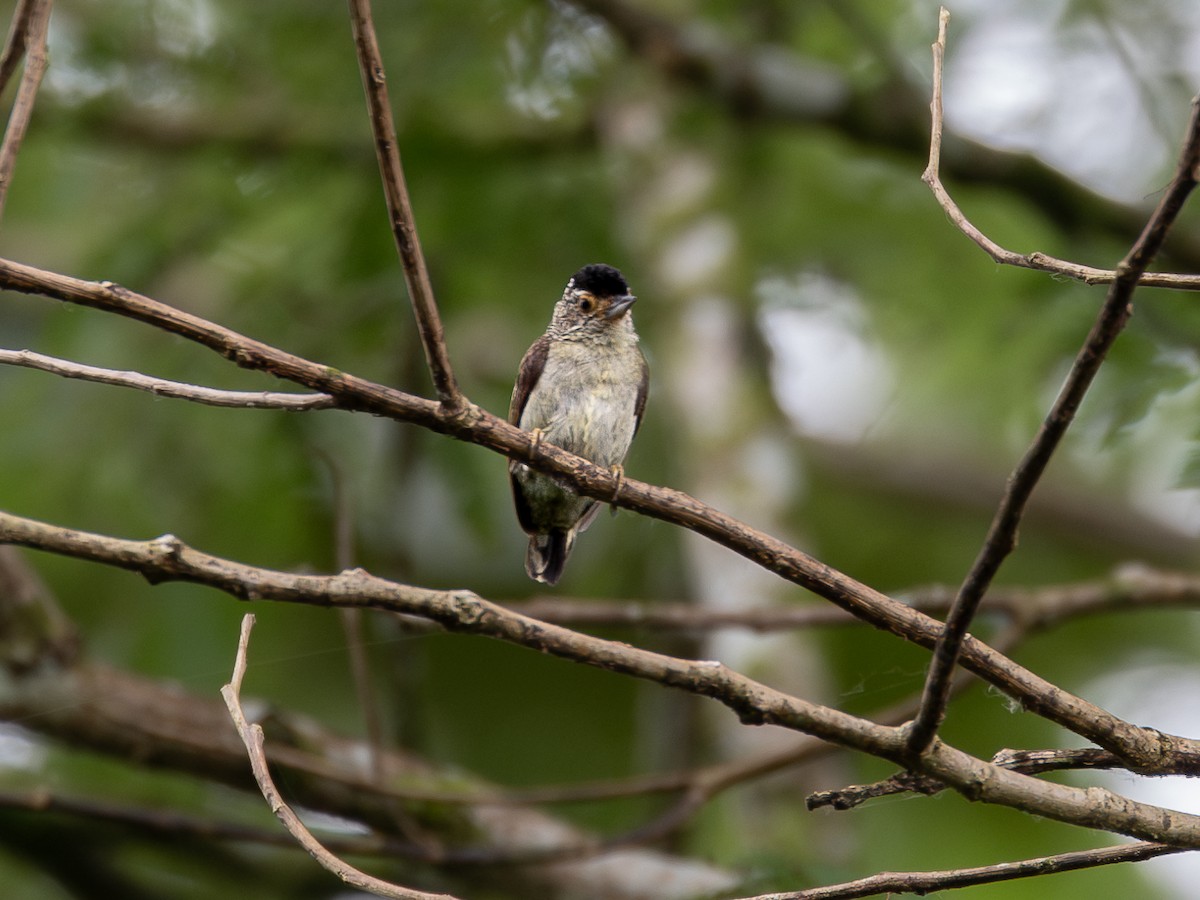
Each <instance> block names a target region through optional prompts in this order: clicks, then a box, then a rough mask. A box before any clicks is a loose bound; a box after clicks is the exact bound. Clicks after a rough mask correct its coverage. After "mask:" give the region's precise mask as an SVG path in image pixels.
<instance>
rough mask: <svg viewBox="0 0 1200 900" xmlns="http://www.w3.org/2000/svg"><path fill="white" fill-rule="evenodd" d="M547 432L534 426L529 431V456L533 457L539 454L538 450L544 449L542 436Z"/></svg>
mask: <svg viewBox="0 0 1200 900" xmlns="http://www.w3.org/2000/svg"><path fill="white" fill-rule="evenodd" d="M545 434H546V432H544V431H542V429H540V428H532V429H530V431H529V440H530V443H529V458H530V459H533V458H534V457H535V456H537V455H538V451H540V450H541V449H542V437H543V436H544V435H545Z"/></svg>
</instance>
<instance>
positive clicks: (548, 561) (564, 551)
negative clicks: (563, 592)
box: [525, 528, 575, 584]
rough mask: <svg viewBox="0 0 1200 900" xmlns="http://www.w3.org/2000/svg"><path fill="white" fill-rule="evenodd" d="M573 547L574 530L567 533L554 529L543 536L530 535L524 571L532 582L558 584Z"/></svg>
mask: <svg viewBox="0 0 1200 900" xmlns="http://www.w3.org/2000/svg"><path fill="white" fill-rule="evenodd" d="M573 546H575V529H574V528H572V529H570V530H569V531H563V530H561V529H558V528H555V529H553V530H551V531H548V532H545V533H544V534H533V535H530V536H529V550H528V551H526V553H525V571H526V572H527V573H528V574H529V577H530V578H532V579H533V580H534V581H540V582H542V583H543V584H558V579H560V578H562V573H563V566H565V565H566V564H567V557H568V556H570V555H571V548H572V547H573Z"/></svg>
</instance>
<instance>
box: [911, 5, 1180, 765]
mask: <svg viewBox="0 0 1200 900" xmlns="http://www.w3.org/2000/svg"><path fill="white" fill-rule="evenodd" d="M948 19H949V13H948V12H947V11H946V10H945V8H943V9H942V11H941V17H940V21H939V24H938V39H937V42H936V43H935V44H934V45H933V54H934V102H933V104H932V108H933V113H934V129H933V140H932V141H931V143H933V144H934V146H935V147H936V144H937V140H938V135H939V134H940V130H941V126H940V118H941V102H940V100H941V81H942V59H943V55H944V53H945V48H946V23H947V20H948ZM1198 163H1200V102H1197V101H1193V103H1192V116H1191V120H1190V121H1189V123H1188V129H1187V135H1186V137H1185V139H1184V144H1183V149H1182V151H1181V152H1180V155H1179V163H1178V166H1177V168H1176V171H1175V176H1174V178H1173V179H1172V180H1171V184H1170V185H1169V186H1168V188H1167V190H1166V191H1165V192H1164V194H1163V196H1162V199H1161V200H1160V201H1159V204H1158V206H1157V208H1156V209H1155V210H1154V213H1153V214H1152V215H1151V217H1150V220H1149V221H1148V222H1147V223H1146V227H1145V228H1144V229H1143V230H1142V233H1141V235H1140V236H1139V237H1138V239H1137V241H1136V242H1135V243H1134V245H1133V247H1132V248H1131V249H1130V251H1129V253H1128V254H1126V256H1125V258H1124V259H1123V260H1122V261H1121V263H1120V265H1119V266H1117V269H1116V273H1117V274H1116V278H1115V280H1114V281H1113V282H1112V284H1111V285H1110V287H1109V289H1108V295H1107V296H1106V297H1105V300H1104V305H1103V306H1102V307H1101V308H1100V313H1099V315H1098V316H1097V318H1096V321H1095V322H1094V323H1093V325H1092V328H1091V330H1090V331H1089V333H1088V335H1087V338H1086V339H1085V341H1084V343H1083V347H1082V348H1081V349H1080V350H1079V353H1078V355H1077V356H1076V358H1075V362H1074V364H1073V365H1072V366H1071V370H1070V372H1069V373H1068V375H1067V379H1066V382H1065V383H1064V384H1063V386H1062V389H1061V390H1060V391H1059V394H1058V397H1057V399H1056V400H1055V401H1054V405H1053V406H1052V407H1051V409H1050V412H1049V413H1048V414H1047V416H1046V418H1045V420H1044V421H1043V422H1042V427H1041V428H1040V429H1039V431H1038V433H1037V435H1036V436H1035V437H1034V439H1033V442H1032V443H1031V444H1030V446H1029V449H1028V450H1026V451H1025V455H1024V456H1023V457H1022V458H1021V461H1020V462H1019V463H1018V464H1017V467H1016V469H1014V470H1013V472H1012V474H1011V475H1010V476H1009V479H1008V484H1007V485H1006V487H1005V491H1004V494H1003V496H1002V497H1001V500H1000V505H999V508H998V509H997V510H996V515H995V517H994V518H993V520H992V524H991V527H990V528H989V529H988V533H987V537H986V538H985V540H984V543H983V546H982V548H981V549H980V551H979V555H978V556H977V557H976V559H975V562H974V563H973V564H972V566H971V569H970V571H969V572H968V573H967V576H966V578H965V579H964V581H963V584H962V587H961V588H960V589H959V592H958V596H957V597H956V598H955V601H954V605H953V607H951V610H950V614H949V616H948V617H947V619H946V627H945V629H944V630H943V632H942V633H941V635H940V636H939V638H938V642H937V646H936V648H935V649H934V654H933V660H932V661H931V663H930V666H929V672H928V675H927V677H926V681H925V690H924V696H923V698H922V702H921V711H920V713H919V714H918V715H917V717H916V719H914V720H913V723H912V728H911V731H910V734H909V749H910V750H911V751H912V752H913V753H914V754H917V753H921V752H922V751H924V750H925V748H927V747H928V746H929V745H930V743H931V742H932V740H933V738H934V735H935V734H936V733H937V729H938V726H939V725H940V723H941V721H942V718H943V716H944V715H945V711H946V702H947V699H948V697H949V691H950V681H951V676H952V675H953V672H954V667H955V665H956V664H957V662H958V659H959V655H960V652H961V648H962V645H963V641H964V640H965V638H966V636H967V630H968V629H969V628H970V626H971V622H972V620H973V619H974V617H975V612H976V610H977V609H978V608H979V603H980V601H982V599H983V596H984V594H985V593H986V592H987V590H988V587H989V586H990V585H991V583H992V579H993V578H994V577H995V575H996V572H997V571H998V570H999V569H1000V566H1001V564H1002V563H1003V562H1004V560H1005V559H1006V558H1007V557H1008V555H1009V554H1010V553H1011V552H1012V551H1013V549H1015V547H1016V541H1017V529H1018V527H1019V526H1020V523H1021V518H1022V516H1023V515H1024V512H1025V506H1026V504H1027V503H1028V501H1029V498H1030V496H1031V495H1032V494H1033V491H1034V488H1035V487H1036V486H1037V484H1038V482H1039V481H1040V480H1041V477H1042V475H1043V473H1044V472H1045V471H1046V466H1047V465H1049V463H1050V459H1051V457H1052V456H1053V455H1054V451H1055V450H1056V449H1057V448H1058V445H1059V442H1060V441H1061V440H1062V438H1063V435H1064V434H1066V432H1067V429H1068V428H1069V427H1070V425H1071V423H1072V422H1073V421H1074V420H1075V414H1076V412H1077V410H1078V409H1079V405H1080V404H1081V403H1082V402H1083V398H1084V396H1085V395H1086V394H1087V391H1088V388H1089V387H1090V386H1091V384H1092V381H1093V379H1094V378H1095V377H1096V373H1097V372H1099V371H1100V367H1101V365H1102V364H1103V363H1104V360H1105V358H1106V356H1107V355H1108V351H1109V349H1111V347H1112V346H1113V344H1114V343H1115V342H1116V340H1117V337H1118V336H1119V335H1120V333H1121V331H1122V329H1124V327H1125V324H1126V322H1128V321H1129V317H1130V315H1131V314H1132V312H1133V310H1132V305H1131V301H1132V297H1133V292H1134V291H1135V290H1136V289H1137V286H1138V282H1139V280H1140V279H1141V277H1142V275H1143V274H1144V273H1145V271H1146V269H1147V267H1148V266H1149V265H1150V263H1151V262H1152V261H1153V260H1154V257H1155V256H1156V255H1157V254H1158V251H1159V250H1160V249H1161V248H1162V246H1163V244H1164V242H1165V241H1166V239H1167V235H1168V234H1169V233H1170V230H1171V226H1172V225H1174V223H1175V220H1176V218H1177V216H1178V215H1179V212H1180V210H1182V209H1183V205H1184V203H1185V201H1186V200H1187V198H1188V196H1189V195H1190V194H1191V192H1192V190H1193V188H1195V186H1196V178H1197V171H1196V170H1197V164H1198ZM964 221H965V220H964Z"/></svg>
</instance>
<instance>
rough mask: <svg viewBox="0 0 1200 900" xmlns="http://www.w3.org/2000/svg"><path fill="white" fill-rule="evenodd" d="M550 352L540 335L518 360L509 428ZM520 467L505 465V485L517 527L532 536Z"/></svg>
mask: <svg viewBox="0 0 1200 900" xmlns="http://www.w3.org/2000/svg"><path fill="white" fill-rule="evenodd" d="M549 352H550V340H549V339H548V338H547V337H546V336H545V335H543V336H542V337H540V338H538V339H537V340H536V341H534V342H533V345H532V346H530V348H529V349H528V350H526V351H525V356H524V357H522V359H521V368H520V369H518V370H517V383H516V385H515V386H514V387H513V393H512V402H511V403H510V404H509V405H508V421H509V422H511V423H512V424H513V425H518V426H519V425H520V424H521V415H522V414H523V413H524V412H525V404H527V403H528V402H529V395H530V394H532V393H533V389H534V387H535V386H536V385H537V383H538V379H539V378H541V377H542V372H543V370H545V368H546V356H547V354H548V353H549ZM520 465H521V463H519V462H517V461H516V460H515V459H510V460H509V461H508V475H509V481H511V482H512V493H513V503H514V504H515V505H516V507H517V521H518V522H520V523H521V527H522V528H523V529H524V530H525V533H526V534H534V533H535V532H536V531H537V526H536V525H535V524H534V522H533V513H532V511H531V510H530V509H529V502H528V501H527V500H526V499H525V492H524V491H523V490H522V489H521V483H520V482H519V481H518V480H517V475H516V472H517V467H518V466H520Z"/></svg>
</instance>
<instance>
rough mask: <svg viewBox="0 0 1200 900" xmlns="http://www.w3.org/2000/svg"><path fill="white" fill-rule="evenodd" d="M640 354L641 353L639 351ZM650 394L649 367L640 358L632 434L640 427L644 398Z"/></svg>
mask: <svg viewBox="0 0 1200 900" xmlns="http://www.w3.org/2000/svg"><path fill="white" fill-rule="evenodd" d="M638 353H639V354H640V353H641V351H640V350H639V351H638ZM649 393H650V366H649V365H647V363H646V357H645V356H642V380H641V381H640V382H639V383H638V392H637V401H636V402H635V404H634V407H633V433H634V434H637V433H638V429H639V428H641V427H642V413H643V412H645V411H646V397H647V395H648V394H649Z"/></svg>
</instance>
